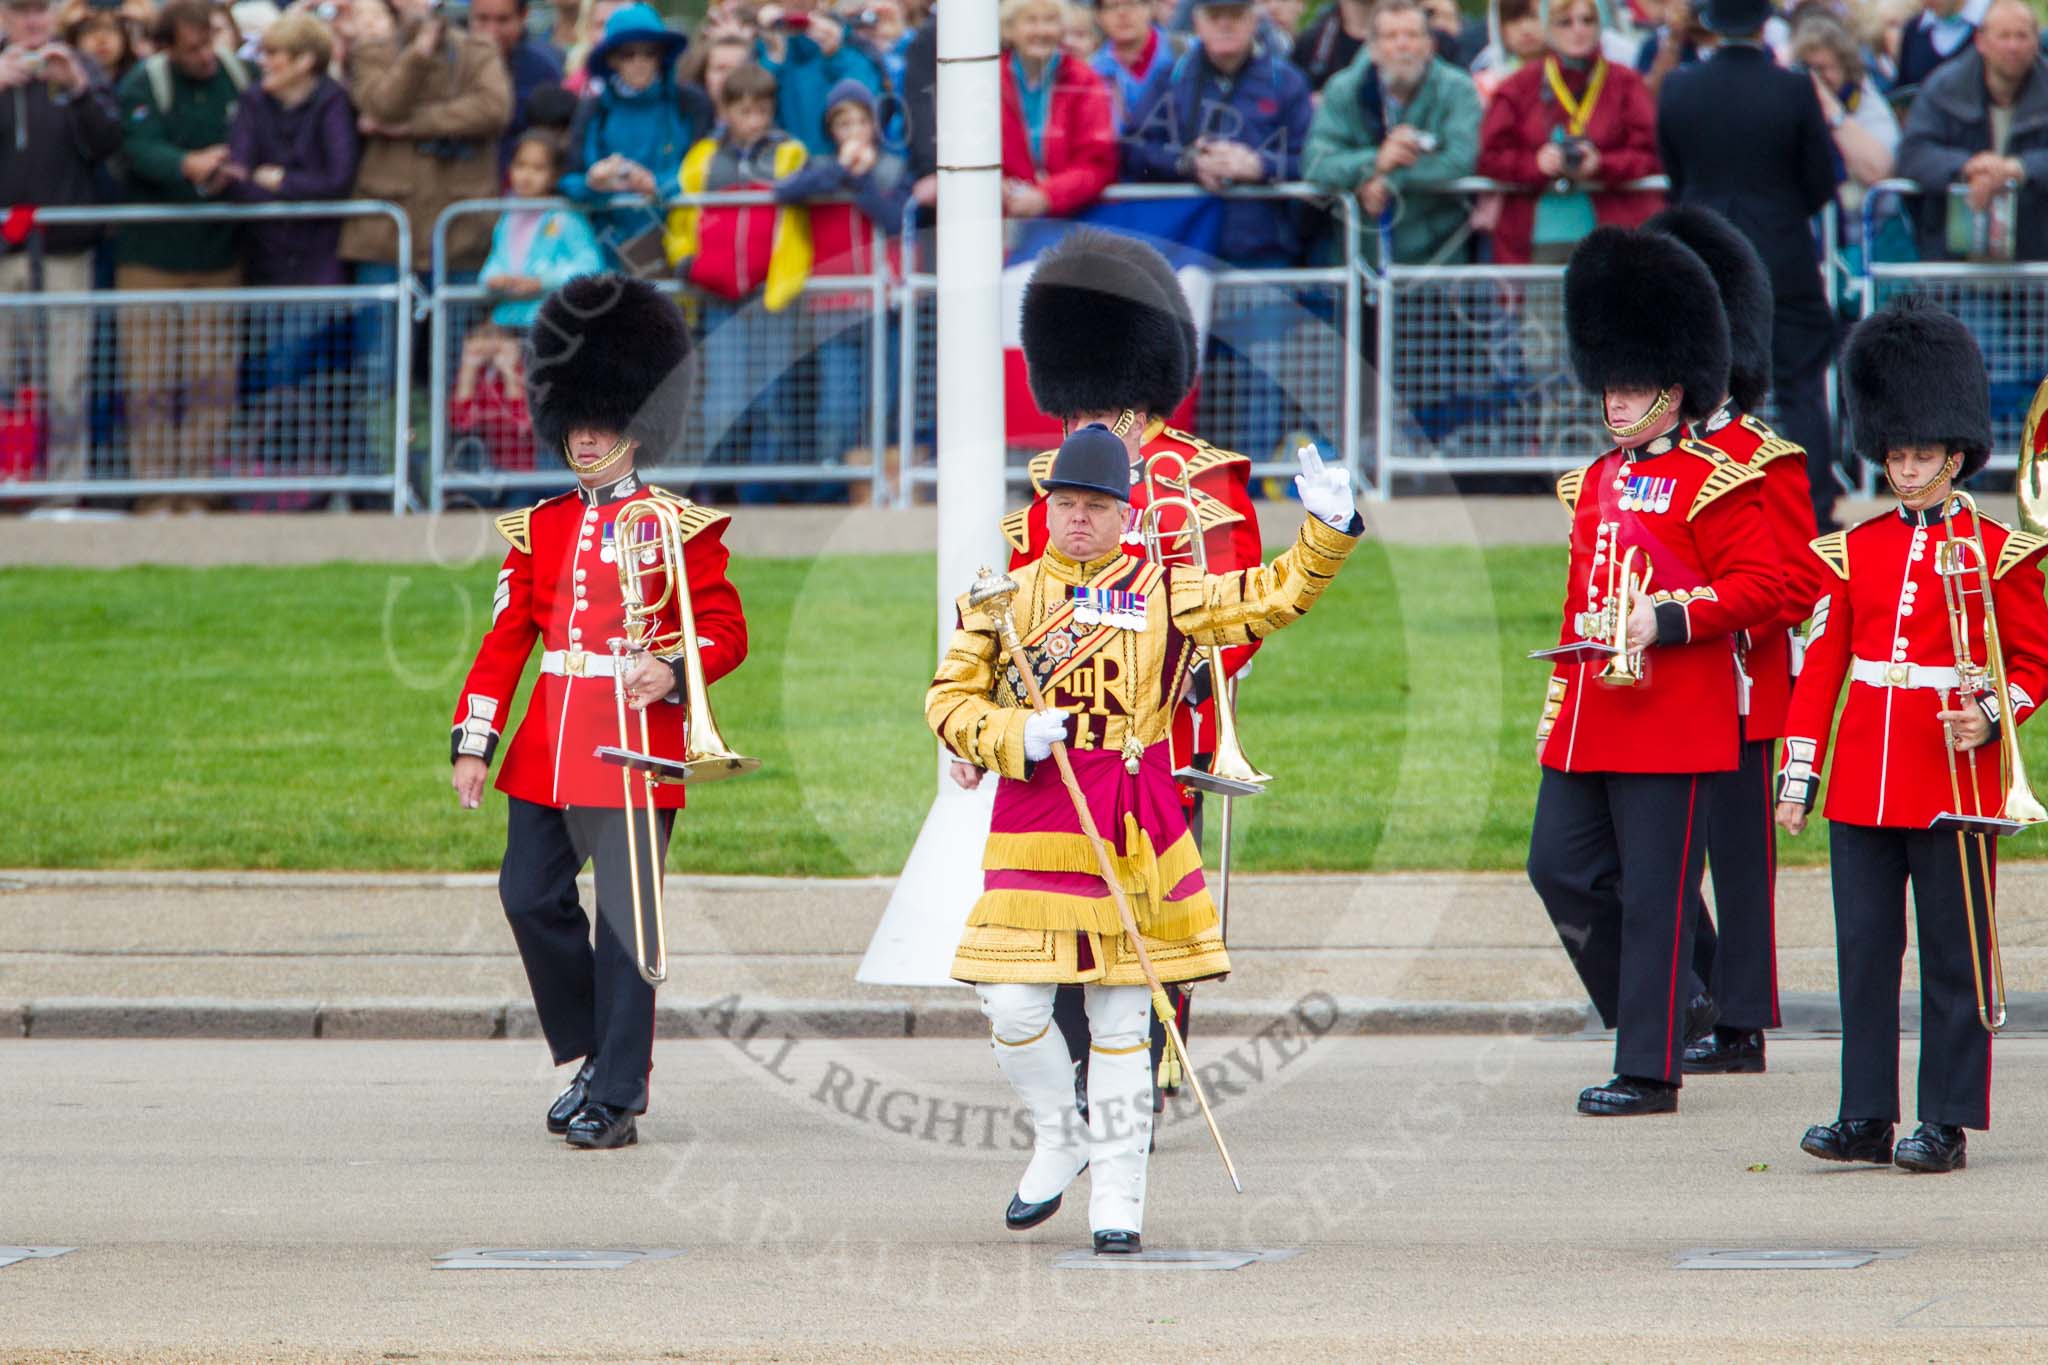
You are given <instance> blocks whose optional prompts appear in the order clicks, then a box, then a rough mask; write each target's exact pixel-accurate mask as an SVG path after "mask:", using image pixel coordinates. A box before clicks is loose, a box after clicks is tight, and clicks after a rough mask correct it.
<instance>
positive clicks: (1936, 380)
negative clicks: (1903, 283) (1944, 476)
mask: <svg viewBox="0 0 2048 1365" xmlns="http://www.w3.org/2000/svg"><path fill="white" fill-rule="evenodd" d="M1842 378H1843V380H1844V382H1845V383H1846V384H1847V385H1848V388H1849V426H1850V430H1851V433H1852V439H1853V440H1854V441H1855V443H1856V451H1857V453H1858V454H1860V455H1862V456H1863V458H1864V459H1866V460H1869V461H1870V462H1871V463H1873V464H1878V465H1882V464H1883V463H1884V457H1885V455H1886V453H1887V452H1889V451H1893V450H1898V449H1901V448H1903V447H1905V446H1918V445H1940V446H1945V447H1947V448H1948V449H1950V450H1960V451H1961V452H1963V464H1962V472H1961V473H1959V474H1958V475H1957V476H1956V477H1957V478H1958V479H1959V480H1960V479H1967V478H1969V477H1970V476H1971V475H1972V474H1975V473H1976V472H1977V471H1978V470H1980V469H1982V468H1983V467H1984V463H1985V461H1987V460H1989V459H1990V458H1991V388H1990V382H1989V380H1988V379H1987V377H1986V375H1985V373H1984V356H1983V353H1982V352H1980V351H1979V350H1978V349H1977V342H1976V339H1975V338H1974V337H1972V336H1971V335H1970V329H1969V328H1967V327H1965V326H1963V324H1962V323H1961V322H1959V321H1957V319H1956V318H1955V316H1954V315H1953V314H1951V313H1946V312H1943V311H1942V310H1941V309H1939V308H1937V307H1935V306H1934V305H1933V304H1931V303H1929V302H1927V300H1925V299H1924V298H1921V297H1919V296H1918V295H1914V294H1905V295H1901V296H1899V297H1897V298H1894V299H1893V300H1892V301H1891V302H1890V303H1889V304H1888V305H1886V306H1885V307H1884V308H1883V309H1882V310H1880V311H1878V312H1876V313H1873V314H1871V315H1870V316H1869V317H1867V318H1865V319H1863V321H1861V322H1859V323H1857V324H1856V330H1854V331H1853V332H1851V333H1850V334H1849V344H1848V346H1847V347H1846V348H1845V349H1844V351H1843V354H1842Z"/></svg>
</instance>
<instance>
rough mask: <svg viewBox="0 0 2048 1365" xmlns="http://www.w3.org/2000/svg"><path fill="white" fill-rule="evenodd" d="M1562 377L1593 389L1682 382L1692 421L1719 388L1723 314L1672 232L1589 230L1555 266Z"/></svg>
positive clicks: (1716, 399)
mask: <svg viewBox="0 0 2048 1365" xmlns="http://www.w3.org/2000/svg"><path fill="white" fill-rule="evenodd" d="M1564 326H1565V335H1566V337H1567V339H1568V340H1569V342H1570V349H1571V361H1572V373H1573V374H1574V375H1576V376H1577V377H1578V381H1579V383H1581V384H1583V385H1584V386H1585V387H1586V388H1588V389H1590V390H1591V391H1592V392H1594V393H1596V394H1597V393H1605V392H1606V391H1607V390H1609V389H1633V388H1646V389H1647V388H1663V387H1665V386H1667V385H1670V384H1682V385H1684V386H1685V402H1684V405H1683V407H1682V408H1681V409H1680V415H1681V416H1683V417H1684V418H1685V420H1686V421H1688V422H1697V421H1699V420H1700V419H1701V418H1703V417H1706V416H1707V415H1708V414H1710V413H1712V412H1713V410H1714V409H1715V408H1717V407H1719V406H1720V403H1721V397H1722V395H1723V394H1725V393H1727V392H1728V319H1727V318H1726V317H1724V316H1723V315H1722V312H1721V296H1720V294H1719V293H1718V292H1717V291H1716V290H1715V288H1714V277H1713V276H1712V275H1711V274H1709V273H1708V272H1707V267H1706V266H1705V265H1704V264H1702V263H1701V261H1700V258H1699V257H1698V256H1695V255H1694V254H1693V253H1692V249H1691V248H1690V247H1688V246H1686V245H1685V244H1684V243H1683V242H1680V241H1679V240H1677V239H1676V238H1674V237H1668V236H1666V235H1665V234H1663V233H1661V232H1646V231H1644V230H1642V229H1640V228H1635V229H1630V228H1618V227H1603V228H1595V229H1593V231H1592V232H1590V233H1588V234H1587V235H1586V238H1585V240H1583V241H1581V242H1580V243H1579V245H1578V247H1577V249H1576V250H1574V251H1573V252H1572V258H1571V262H1570V264H1568V265H1566V266H1565V270H1564Z"/></svg>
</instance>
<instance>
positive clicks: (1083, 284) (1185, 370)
mask: <svg viewBox="0 0 2048 1365" xmlns="http://www.w3.org/2000/svg"><path fill="white" fill-rule="evenodd" d="M1022 334H1023V337H1022V339H1023V344H1024V360H1025V364H1026V367H1027V369H1028V372H1029V375H1030V380H1031V396H1032V398H1033V399H1034V400H1035V401H1036V402H1037V403H1038V407H1039V410H1040V411H1042V412H1045V413H1047V414H1049V415H1051V416H1055V417H1058V418H1059V419H1060V424H1061V427H1062V429H1063V430H1064V431H1067V432H1073V431H1078V430H1080V429H1081V428H1082V427H1085V426H1089V425H1098V424H1099V425H1101V426H1105V427H1108V428H1109V429H1110V430H1111V431H1112V432H1114V433H1116V435H1117V436H1119V437H1120V438H1121V439H1122V440H1123V442H1124V448H1125V451H1126V453H1127V455H1128V456H1129V460H1130V479H1131V487H1130V501H1129V510H1128V511H1127V512H1126V513H1125V522H1124V534H1123V543H1124V547H1125V549H1126V550H1128V551H1129V552H1130V553H1131V554H1134V555H1142V554H1143V553H1144V549H1143V547H1142V546H1141V545H1140V544H1139V537H1138V518H1139V516H1140V515H1141V514H1142V513H1143V512H1144V509H1145V508H1146V507H1147V506H1148V505H1149V503H1150V501H1151V489H1149V488H1148V487H1147V486H1146V483H1145V480H1144V477H1143V476H1144V469H1145V461H1146V460H1148V459H1150V458H1152V457H1153V456H1155V455H1161V454H1172V455H1176V456H1178V457H1179V458H1180V460H1181V461H1182V466H1181V470H1180V472H1181V473H1184V474H1185V475H1186V476H1187V480H1188V486H1189V493H1190V499H1189V500H1190V501H1191V502H1192V503H1193V504H1194V508H1195V515H1196V517H1197V518H1199V520H1200V522H1201V526H1202V548H1203V553H1204V554H1205V555H1206V557H1207V568H1208V570H1209V572H1211V573H1235V572H1237V571H1239V570H1241V569H1250V568H1255V567H1257V566H1258V564H1259V563H1260V562H1261V558H1262V555H1263V549H1262V546H1261V544H1260V540H1259V514H1258V512H1257V511H1256V510H1255V509H1254V507H1253V504H1252V498H1251V487H1250V483H1251V467H1252V465H1251V461H1250V460H1248V459H1246V458H1245V457H1244V456H1242V455H1238V454H1234V453H1232V452H1230V451H1227V450H1218V449H1217V448H1216V447H1214V446H1212V445H1210V444H1209V443H1208V442H1207V441H1204V440H1202V439H1201V438H1199V437H1196V436H1190V435H1189V434H1188V433H1186V432H1184V431H1176V430H1175V429H1173V428H1172V427H1169V426H1167V425H1166V422H1165V416H1166V414H1168V413H1170V412H1172V411H1174V409H1176V408H1178V407H1179V406H1180V404H1181V402H1182V400H1183V399H1185V398H1186V397H1187V395H1188V391H1189V390H1190V389H1192V388H1193V387H1194V384H1195V377H1196V375H1197V373H1198V372H1199V370H1200V368H1201V355H1200V350H1199V347H1198V343H1197V340H1196V334H1195V323H1194V317H1193V314H1192V313H1191V311H1190V310H1189V308H1188V302H1187V296H1186V295H1185V294H1184V293H1182V291H1181V287H1180V281H1179V280H1178V279H1177V278H1175V276H1174V273H1173V267H1172V266H1171V265H1169V264H1168V263H1167V261H1166V259H1165V258H1164V257H1163V256H1161V255H1160V254H1159V253H1158V252H1157V251H1155V250H1153V249H1152V247H1150V246H1148V245H1146V244H1145V243H1143V242H1140V241H1138V240H1137V239H1135V238H1132V237H1126V236H1123V235H1120V234H1117V233H1110V232H1103V231H1099V230H1096V229H1089V228H1083V229H1080V230H1078V231H1075V232H1073V233H1070V234H1068V236H1066V237H1065V238H1063V239H1062V240H1061V241H1060V243H1059V245H1058V246H1056V247H1054V248H1053V249H1052V250H1051V251H1048V252H1047V253H1046V254H1045V256H1044V257H1043V258H1041V259H1040V261H1039V263H1038V266H1037V268H1036V269H1035V270H1033V271H1032V274H1031V282H1030V284H1029V285H1028V286H1026V288H1025V291H1024V302H1023V318H1022ZM1054 454H1055V452H1054V451H1050V450H1048V451H1045V452H1043V453H1041V454H1040V455H1038V456H1037V458H1035V459H1033V460H1032V461H1031V466H1030V469H1031V491H1032V495H1033V496H1032V499H1031V502H1030V503H1029V504H1027V505H1026V506H1024V507H1020V508H1018V509H1017V510H1016V511H1014V512H1012V513H1010V514H1009V515H1008V516H1006V517H1004V518H1003V523H1002V526H1003V538H1004V539H1005V540H1006V541H1008V542H1009V546H1010V567H1011V568H1012V569H1021V568H1023V567H1024V566H1025V565H1027V564H1030V563H1033V562H1035V561H1036V560H1037V559H1038V557H1039V556H1040V555H1042V554H1044V553H1045V546H1046V489H1045V481H1046V479H1047V477H1048V476H1049V475H1050V473H1051V470H1052V461H1053V456H1054ZM1161 467H1162V469H1170V465H1167V466H1161ZM1185 526H1186V519H1185V516H1184V514H1182V513H1180V512H1178V511H1176V510H1172V509H1169V510H1168V511H1167V512H1165V513H1164V514H1163V524H1162V526H1161V529H1162V530H1163V531H1166V532H1169V533H1171V532H1177V531H1180V530H1181V529H1183V528H1184V527H1185ZM1258 648H1259V642H1258V641H1257V640H1253V641H1251V642H1250V643H1249V644H1243V645H1235V646H1232V647H1230V648H1228V649H1224V650H1222V651H1221V654H1222V658H1223V670H1224V672H1225V673H1226V674H1227V675H1228V676H1229V677H1232V678H1235V677H1236V676H1237V675H1238V674H1239V672H1241V671H1242V670H1243V669H1244V668H1245V666H1246V665H1247V664H1249V663H1250V662H1251V657H1252V655H1253V654H1255V653H1257V652H1258ZM1215 736H1216V701H1215V693H1214V687H1213V684H1212V681H1211V679H1210V677H1209V669H1208V662H1207V660H1206V659H1205V658H1202V657H1200V656H1198V657H1197V661H1196V664H1195V666H1194V668H1193V670H1192V672H1191V675H1190V678H1189V685H1188V691H1187V694H1186V695H1185V697H1184V698H1183V699H1182V701H1181V703H1180V704H1179V705H1178V706H1176V707H1175V708H1174V713H1173V753H1174V757H1175V760H1176V762H1179V763H1188V762H1192V763H1193V764H1195V765H1196V766H1198V767H1199V766H1206V765H1207V764H1208V761H1209V759H1210V756H1211V753H1212V751H1213V747H1214V740H1215ZM956 777H957V779H958V780H960V781H962V782H966V783H973V782H978V781H979V780H980V774H979V770H977V769H974V768H972V767H970V766H969V765H967V764H959V765H957V766H956ZM1181 799H1182V802H1183V804H1185V805H1186V807H1187V810H1188V823H1189V826H1190V827H1191V828H1192V829H1193V830H1194V832H1195V838H1196V840H1197V841H1198V842H1199V841H1200V840H1201V838H1202V833H1203V821H1202V806H1203V802H1202V796H1201V793H1199V792H1196V791H1194V790H1193V789H1191V788H1183V790H1182V793H1181ZM1168 993H1169V994H1170V995H1171V996H1172V997H1173V1001H1174V1006H1175V1009H1176V1011H1177V1013H1178V1015H1179V1020H1178V1022H1179V1025H1180V1029H1181V1033H1182V1036H1183V1037H1185V1036H1186V1034H1187V1031H1188V1025H1189V1023H1190V1018H1189V1016H1190V1013H1191V997H1190V994H1189V992H1188V990H1187V989H1185V988H1184V987H1182V986H1179V985H1176V986H1173V987H1171V988H1170V989H1169V992H1168ZM1054 1017H1055V1019H1057V1020H1058V1022H1059V1025H1060V1031H1061V1032H1062V1033H1063V1034H1064V1035H1065V1036H1066V1038H1067V1042H1068V1044H1069V1046H1070V1047H1071V1048H1072V1049H1073V1051H1074V1053H1075V1055H1077V1056H1079V1057H1081V1058H1082V1059H1083V1060H1082V1062H1081V1064H1080V1067H1079V1075H1078V1079H1077V1082H1076V1089H1077V1090H1078V1091H1079V1092H1081V1093H1083V1094H1085V1093H1086V1089H1087V1069H1088V1063H1087V1061H1086V1058H1087V1056H1088V1019H1087V1016H1086V1014H1085V1013H1084V1012H1083V1010H1082V1006H1081V992H1080V990H1079V989H1077V988H1070V989H1067V990H1063V991H1061V992H1060V996H1059V1001H1058V1006H1057V1009H1056V1010H1055V1013H1054ZM1165 1049H1166V1029H1165V1025H1163V1024H1161V1023H1159V1022H1158V1021H1154V1023H1153V1027H1152V1062H1153V1065H1154V1067H1155V1068H1156V1067H1157V1066H1158V1064H1159V1062H1160V1060H1161V1058H1162V1057H1163V1056H1164V1054H1165ZM1175 1089H1177V1087H1176V1086H1172V1085H1162V1086H1161V1087H1160V1089H1159V1091H1158V1092H1157V1102H1158V1103H1160V1104H1162V1105H1163V1104H1164V1103H1165V1096H1166V1095H1167V1094H1170V1093H1172V1092H1173V1091H1174V1090H1175Z"/></svg>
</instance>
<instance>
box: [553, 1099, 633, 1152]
mask: <svg viewBox="0 0 2048 1365" xmlns="http://www.w3.org/2000/svg"><path fill="white" fill-rule="evenodd" d="M639 1140H640V1130H639V1128H638V1126H637V1125H635V1124H634V1122H633V1116H632V1115H631V1114H629V1113H627V1112H626V1111H625V1110H623V1109H614V1108H612V1107H611V1106H610V1105H608V1104H599V1103H598V1102H597V1101H596V1100H592V1101H591V1102H590V1103H589V1104H586V1105H584V1106H583V1108H581V1109H580V1110H578V1111H577V1112H576V1117H575V1118H573V1119H570V1120H569V1145H570V1146H571V1147H582V1148H585V1149H586V1150H592V1151H608V1150H610V1149H611V1148H613V1147H631V1146H632V1145H633V1144H634V1143H636V1142H638V1141H639Z"/></svg>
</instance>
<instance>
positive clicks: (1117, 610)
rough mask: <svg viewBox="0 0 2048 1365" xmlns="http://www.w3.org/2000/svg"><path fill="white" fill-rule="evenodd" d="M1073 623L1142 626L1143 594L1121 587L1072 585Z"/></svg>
mask: <svg viewBox="0 0 2048 1365" xmlns="http://www.w3.org/2000/svg"><path fill="white" fill-rule="evenodd" d="M1074 624H1076V625H1078V626H1084V627H1093V626H1108V627H1110V628H1111V629H1113V630H1143V629H1144V628H1145V594H1144V593H1141V592H1125V591H1124V590H1122V589H1121V588H1091V587H1077V588H1075V589H1074Z"/></svg>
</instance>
